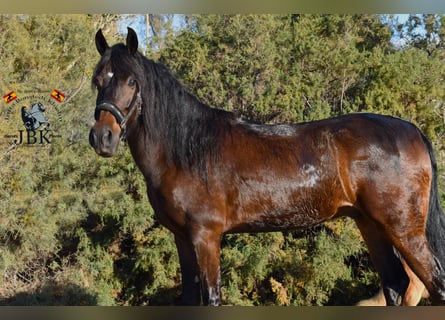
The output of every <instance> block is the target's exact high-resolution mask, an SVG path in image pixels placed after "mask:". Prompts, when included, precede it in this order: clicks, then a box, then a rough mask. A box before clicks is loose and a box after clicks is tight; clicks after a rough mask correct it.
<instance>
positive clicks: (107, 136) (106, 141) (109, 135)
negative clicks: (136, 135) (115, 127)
mask: <svg viewBox="0 0 445 320" xmlns="http://www.w3.org/2000/svg"><path fill="white" fill-rule="evenodd" d="M112 139H113V132H111V130H110V129H108V128H104V130H103V135H102V145H103V146H105V147H108V146H110V144H111V140H112Z"/></svg>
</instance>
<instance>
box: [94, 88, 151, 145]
mask: <svg viewBox="0 0 445 320" xmlns="http://www.w3.org/2000/svg"><path fill="white" fill-rule="evenodd" d="M136 85H137V87H138V90H137V92H136V94H135V97H133V102H132V103H131V105H130V106H129V107H128V108H129V109H130V110H129V111H128V113H127V114H126V115H124V113H123V112H122V110H121V109H119V107H117V106H116V105H115V104H114V103H112V102H109V101H101V102H99V103H98V104H97V105H96V109H95V110H94V119H96V121H98V120H99V116H100V112H101V111H108V112H109V113H111V114H112V115H113V116H114V118H115V119H116V122H117V123H118V124H119V127H120V129H121V133H120V135H119V136H120V137H121V139H125V135H126V131H127V122H128V120H129V119H130V117H131V115H132V114H133V113H134V112H135V111H136V110H137V111H138V114H137V115H138V116H139V115H140V114H141V107H142V97H141V89H140V87H139V85H138V84H137V83H136Z"/></svg>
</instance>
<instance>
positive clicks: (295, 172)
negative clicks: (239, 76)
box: [89, 28, 445, 305]
mask: <svg viewBox="0 0 445 320" xmlns="http://www.w3.org/2000/svg"><path fill="white" fill-rule="evenodd" d="M95 43H96V48H97V50H98V52H99V53H100V55H101V58H100V60H99V62H98V64H97V66H96V68H95V71H94V74H93V77H92V83H93V85H94V86H96V88H97V100H96V108H95V112H94V116H95V120H96V122H95V124H94V125H93V126H92V128H91V131H90V136H89V141H90V144H91V146H92V147H93V148H94V149H95V151H96V153H97V154H98V155H100V156H103V157H111V156H113V155H114V154H115V153H116V150H117V148H118V145H119V141H120V140H126V141H127V143H128V146H129V148H130V150H131V153H132V156H133V158H134V161H135V162H136V164H137V166H138V167H139V169H140V171H141V173H142V174H143V176H144V178H145V180H146V185H147V195H148V199H149V201H150V203H151V206H152V207H153V210H154V212H155V215H156V218H157V219H158V221H159V223H161V224H162V225H163V226H165V227H166V228H167V229H169V230H170V231H171V232H173V234H174V239H175V243H176V247H177V250H178V255H179V262H180V267H181V275H182V303H183V304H185V305H198V304H201V303H203V304H205V305H220V304H221V302H222V301H221V289H220V286H221V275H220V245H221V240H222V238H223V236H224V235H225V234H227V233H236V232H271V231H284V230H292V229H299V228H307V227H311V226H314V225H316V224H319V223H322V222H324V221H326V220H329V219H332V218H335V217H339V216H349V217H351V218H352V219H354V220H355V222H356V224H357V226H358V228H359V230H360V232H361V234H362V236H363V239H364V241H365V242H366V244H367V246H368V249H369V253H370V256H371V259H372V261H373V264H374V266H375V268H376V270H377V272H378V274H379V277H380V279H381V283H382V287H383V292H384V295H385V299H386V303H387V304H388V305H399V304H401V303H402V300H403V298H404V294H405V291H406V288H407V287H408V285H409V278H408V276H407V274H406V272H405V271H404V268H403V265H402V263H401V258H403V260H404V261H406V263H407V266H408V268H409V269H411V270H412V271H413V272H414V273H415V274H416V275H417V276H418V277H419V278H420V280H421V281H422V283H423V284H424V285H425V287H426V288H427V290H428V292H429V293H430V295H431V298H432V302H433V303H434V304H445V271H444V269H443V266H444V265H445V254H444V244H445V239H444V238H445V233H444V231H445V219H444V213H443V211H442V208H441V206H440V203H439V198H438V191H437V168H436V161H435V158H434V153H433V148H432V145H431V143H430V142H429V140H428V139H427V138H426V137H425V135H424V134H423V133H422V132H421V131H420V130H419V129H418V128H417V127H416V126H414V125H413V124H411V123H409V122H407V121H404V120H401V119H399V118H395V117H391V116H384V115H377V114H366V113H356V114H348V115H343V116H338V117H335V118H331V119H326V120H320V121H314V122H307V123H299V124H277V125H268V124H259V123H253V122H250V121H246V120H242V119H240V118H238V117H237V116H235V115H234V114H233V113H231V112H227V111H224V110H219V109H215V108H212V107H210V106H207V105H206V104H204V103H202V102H201V101H200V100H199V99H198V98H197V97H195V96H194V95H193V94H191V93H190V92H189V91H188V89H186V88H185V86H184V85H182V84H181V83H180V82H179V81H178V80H177V79H176V78H175V77H174V76H173V75H172V73H171V72H170V71H169V69H168V68H167V67H166V66H164V65H163V64H161V63H157V62H154V61H152V60H149V59H147V58H146V57H144V56H143V55H142V54H141V53H140V52H139V51H138V39H137V35H136V33H135V32H134V30H132V29H130V28H129V29H128V34H127V38H126V43H125V44H123V43H119V44H115V45H113V46H112V47H110V46H109V45H108V43H107V41H106V39H105V38H104V36H103V34H102V31H101V30H99V31H98V32H97V33H96V37H95Z"/></svg>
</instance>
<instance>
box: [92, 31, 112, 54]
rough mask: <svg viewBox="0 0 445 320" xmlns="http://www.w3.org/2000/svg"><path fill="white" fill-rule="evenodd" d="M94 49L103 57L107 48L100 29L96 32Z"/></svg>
mask: <svg viewBox="0 0 445 320" xmlns="http://www.w3.org/2000/svg"><path fill="white" fill-rule="evenodd" d="M95 40H96V48H97V51H99V53H100V55H101V56H103V55H104V53H105V51H106V50H107V49H108V48H109V46H108V43H107V40H105V37H104V35H103V33H102V29H99V30H98V31H97V32H96V39H95Z"/></svg>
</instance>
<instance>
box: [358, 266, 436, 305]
mask: <svg viewBox="0 0 445 320" xmlns="http://www.w3.org/2000/svg"><path fill="white" fill-rule="evenodd" d="M402 264H403V269H405V272H406V274H407V275H408V278H409V285H408V288H407V289H406V292H405V295H404V296H403V302H402V305H403V306H417V305H418V304H419V302H420V300H421V299H422V298H428V297H429V294H428V291H427V290H426V288H425V286H424V285H423V283H422V281H420V279H419V278H418V277H417V276H416V274H415V273H414V272H413V271H412V270H411V268H410V267H409V266H408V265H407V264H406V262H405V260H403V259H402ZM356 305H357V306H384V305H386V299H385V295H384V293H383V288H380V289H379V291H378V292H377V293H376V294H375V295H374V296H372V297H371V298H369V299H365V300H361V301H359V302H358V303H357V304H356Z"/></svg>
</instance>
